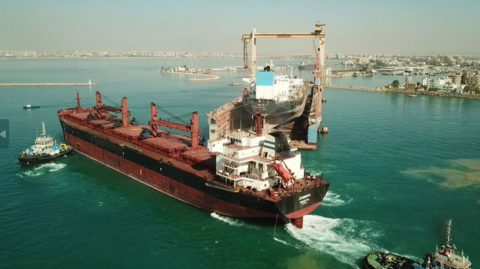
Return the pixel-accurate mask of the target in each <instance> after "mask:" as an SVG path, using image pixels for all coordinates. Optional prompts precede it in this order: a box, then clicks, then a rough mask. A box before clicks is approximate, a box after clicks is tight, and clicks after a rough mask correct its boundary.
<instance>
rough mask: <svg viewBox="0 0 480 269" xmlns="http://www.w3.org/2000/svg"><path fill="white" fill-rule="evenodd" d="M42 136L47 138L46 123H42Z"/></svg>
mask: <svg viewBox="0 0 480 269" xmlns="http://www.w3.org/2000/svg"><path fill="white" fill-rule="evenodd" d="M42 131H43V133H42V135H43V136H45V135H46V134H47V133H46V132H45V123H44V122H43V121H42Z"/></svg>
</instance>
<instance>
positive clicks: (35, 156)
mask: <svg viewBox="0 0 480 269" xmlns="http://www.w3.org/2000/svg"><path fill="white" fill-rule="evenodd" d="M42 129H43V132H42V134H40V136H38V137H37V138H36V139H35V145H33V146H31V147H30V148H29V149H26V150H25V151H23V152H22V153H20V154H19V155H18V160H19V161H20V164H21V165H24V166H30V165H35V164H41V163H47V162H50V161H52V160H54V159H56V158H58V157H61V156H63V155H66V154H68V153H70V152H72V147H70V146H69V145H67V144H60V146H58V145H57V141H56V140H55V138H53V137H50V136H47V134H46V132H45V123H43V122H42Z"/></svg>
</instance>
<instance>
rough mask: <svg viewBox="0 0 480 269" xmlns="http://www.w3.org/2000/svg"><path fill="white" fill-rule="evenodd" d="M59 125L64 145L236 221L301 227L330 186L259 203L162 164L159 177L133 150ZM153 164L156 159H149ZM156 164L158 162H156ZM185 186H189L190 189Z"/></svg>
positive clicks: (170, 194) (142, 181) (248, 196)
mask: <svg viewBox="0 0 480 269" xmlns="http://www.w3.org/2000/svg"><path fill="white" fill-rule="evenodd" d="M61 124H62V128H63V129H64V137H65V142H66V143H67V144H68V145H70V146H72V148H73V149H74V150H75V151H76V152H78V153H80V154H82V155H84V156H86V157H88V158H90V159H92V160H94V161H97V162H99V163H101V164H102V165H105V166H107V167H109V168H111V169H113V170H115V171H117V172H119V173H121V174H123V175H126V176H128V177H130V178H132V179H134V180H136V181H138V182H140V183H143V184H145V185H147V186H149V187H151V188H153V189H155V190H157V191H159V192H161V193H163V194H166V195H168V196H171V197H173V198H175V199H178V200H180V201H183V202H185V203H188V204H190V205H193V206H196V207H198V208H201V209H204V210H207V211H209V212H215V213H218V214H220V215H226V216H231V217H235V218H271V219H273V218H274V219H278V220H282V221H284V222H290V221H291V222H292V223H293V224H294V225H295V226H297V227H299V228H301V227H302V225H303V216H304V215H306V214H309V213H311V212H312V211H313V210H314V209H315V208H316V207H317V206H318V205H319V204H320V202H321V201H322V200H323V198H324V197H325V194H326V192H327V191H328V187H329V185H319V186H316V187H314V188H312V189H308V190H306V191H305V192H300V193H296V194H295V195H292V196H289V197H287V198H284V199H282V200H279V201H276V202H275V201H267V200H262V199H258V198H257V197H255V196H251V195H246V194H242V193H233V192H232V191H231V190H230V191H227V190H222V189H218V188H212V187H208V186H207V184H206V183H205V181H202V180H200V178H198V180H197V179H195V180H189V178H187V177H194V175H191V174H188V173H183V175H178V173H176V174H175V175H173V176H172V175H169V176H166V175H165V173H168V171H167V170H169V169H170V170H172V169H173V167H172V166H171V165H166V164H165V163H163V164H162V166H163V169H164V170H165V171H164V174H160V173H158V172H156V170H157V169H149V168H147V167H148V166H149V165H146V166H147V167H146V166H145V165H141V164H139V163H136V162H138V159H140V156H136V158H135V156H133V155H135V152H133V150H130V149H128V148H125V149H123V150H124V152H122V154H119V152H116V153H115V149H104V148H102V147H99V146H97V145H94V144H98V142H97V143H95V142H94V143H90V142H87V140H90V139H81V138H79V137H77V136H75V135H73V134H70V133H69V132H66V131H65V129H72V128H73V127H70V126H68V124H66V123H64V122H62V121H61ZM78 132H79V130H76V131H75V132H72V133H78ZM85 135H89V134H88V133H84V134H83V136H85ZM84 138H85V137H84ZM91 139H95V137H93V136H92V138H91ZM102 143H103V142H102ZM103 146H105V145H103ZM113 146H118V145H113ZM118 147H119V146H118ZM125 153H127V154H126V155H127V157H128V156H130V157H131V159H132V160H136V162H135V161H132V160H128V159H127V158H126V157H125ZM137 154H139V153H137ZM121 155H123V156H121ZM142 158H145V156H142ZM152 161H155V160H153V159H152ZM156 162H157V163H158V161H156ZM150 166H151V165H150ZM160 169H162V168H160ZM160 171H161V170H160ZM177 172H181V171H177ZM173 173H175V171H173ZM187 183H189V184H190V186H189V185H188V184H187ZM305 196H308V197H310V198H309V200H311V202H308V201H307V203H306V204H303V205H301V204H300V202H305V200H303V201H300V197H305Z"/></svg>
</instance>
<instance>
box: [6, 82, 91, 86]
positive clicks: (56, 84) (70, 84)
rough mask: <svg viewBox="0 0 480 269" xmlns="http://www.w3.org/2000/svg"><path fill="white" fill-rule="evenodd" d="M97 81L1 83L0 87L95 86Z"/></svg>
mask: <svg viewBox="0 0 480 269" xmlns="http://www.w3.org/2000/svg"><path fill="white" fill-rule="evenodd" d="M95 85H97V83H61V82H58V83H57V82H56V83H0V87H13V86H95Z"/></svg>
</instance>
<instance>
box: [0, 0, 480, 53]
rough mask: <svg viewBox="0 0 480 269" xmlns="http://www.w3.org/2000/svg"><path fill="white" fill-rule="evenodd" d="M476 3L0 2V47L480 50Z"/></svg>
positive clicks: (447, 0) (229, 50)
mask: <svg viewBox="0 0 480 269" xmlns="http://www.w3.org/2000/svg"><path fill="white" fill-rule="evenodd" d="M479 11H480V1H479V0H403V1H398V0H330V1H323V0H297V1H292V0H289V1H285V0H275V1H271V0H256V1H251V0H236V1H228V0H223V1H220V0H204V1H200V0H198V1H194V0H171V1H165V0H137V1H131V0H42V1H37V0H0V50H17V51H22V50H36V51H43V50H47V51H52V50H55V51H91V50H107V51H130V50H132V51H133V50H135V51H141V50H148V51H210V52H224V53H235V54H241V53H242V50H243V44H242V42H241V36H242V34H244V33H250V31H251V29H252V28H256V29H257V32H312V31H313V29H314V25H315V23H316V22H320V23H325V24H326V26H325V27H324V30H325V33H326V53H327V54H332V53H397V54H419V55H420V54H467V55H468V54H470V55H473V54H474V55H477V54H480V51H479V50H480V34H479V33H480V32H479V31H480V30H479V29H480V19H479ZM257 50H258V53H259V54H308V53H311V52H312V42H311V41H309V40H307V39H268V40H267V39H261V40H258V42H257Z"/></svg>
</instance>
